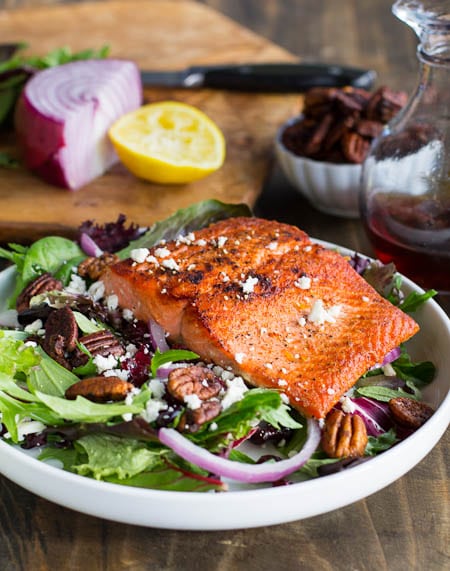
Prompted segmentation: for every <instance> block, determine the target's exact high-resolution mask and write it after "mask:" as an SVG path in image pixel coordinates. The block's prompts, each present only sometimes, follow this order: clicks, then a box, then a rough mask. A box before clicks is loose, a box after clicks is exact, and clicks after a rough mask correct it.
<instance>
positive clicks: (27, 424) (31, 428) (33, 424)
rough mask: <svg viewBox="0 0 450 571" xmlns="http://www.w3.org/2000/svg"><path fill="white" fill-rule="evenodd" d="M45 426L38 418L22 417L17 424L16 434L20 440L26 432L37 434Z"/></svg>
mask: <svg viewBox="0 0 450 571" xmlns="http://www.w3.org/2000/svg"><path fill="white" fill-rule="evenodd" d="M46 428H47V427H46V426H45V424H43V423H42V422H40V421H39V420H30V419H23V420H21V421H20V422H19V423H18V424H17V436H18V439H19V440H20V441H21V440H23V439H24V437H25V436H26V435H27V434H38V433H39V432H42V431H43V430H45V429H46Z"/></svg>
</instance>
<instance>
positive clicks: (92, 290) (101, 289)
mask: <svg viewBox="0 0 450 571" xmlns="http://www.w3.org/2000/svg"><path fill="white" fill-rule="evenodd" d="M87 293H88V296H89V297H90V298H91V299H92V300H93V301H98V300H99V299H102V297H103V296H104V295H105V284H104V283H103V282H102V281H101V280H100V281H98V282H94V283H93V284H91V286H90V287H89V289H88V291H87Z"/></svg>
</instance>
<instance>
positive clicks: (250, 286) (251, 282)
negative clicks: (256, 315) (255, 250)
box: [241, 276, 259, 293]
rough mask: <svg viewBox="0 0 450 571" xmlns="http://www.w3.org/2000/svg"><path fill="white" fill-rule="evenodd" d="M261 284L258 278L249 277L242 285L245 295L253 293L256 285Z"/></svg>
mask: <svg viewBox="0 0 450 571" xmlns="http://www.w3.org/2000/svg"><path fill="white" fill-rule="evenodd" d="M258 282H259V280H258V278H255V277H252V276H248V278H247V279H246V280H245V282H243V283H241V286H242V291H243V292H244V293H253V291H254V288H255V285H256V284H257V283H258Z"/></svg>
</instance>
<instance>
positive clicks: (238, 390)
mask: <svg viewBox="0 0 450 571" xmlns="http://www.w3.org/2000/svg"><path fill="white" fill-rule="evenodd" d="M226 385H227V390H226V392H225V396H224V397H223V399H222V408H223V409H224V410H225V409H226V408H228V407H230V406H231V405H232V404H233V403H235V402H238V401H240V400H242V398H243V396H244V394H245V393H246V392H247V391H248V388H247V386H246V384H245V383H244V381H243V379H242V377H235V378H234V379H233V380H229V381H226Z"/></svg>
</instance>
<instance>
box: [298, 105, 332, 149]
mask: <svg viewBox="0 0 450 571" xmlns="http://www.w3.org/2000/svg"><path fill="white" fill-rule="evenodd" d="M332 124H333V115H332V114H331V113H327V114H326V115H324V116H323V117H322V119H321V121H320V122H319V123H318V125H317V127H316V128H315V129H314V131H313V133H312V135H311V138H310V139H309V141H308V142H307V143H306V146H305V154H306V155H307V156H311V155H315V154H316V153H318V152H319V151H320V149H321V148H322V144H323V142H324V140H325V138H326V136H327V134H328V132H329V130H330V128H331V125H332Z"/></svg>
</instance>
